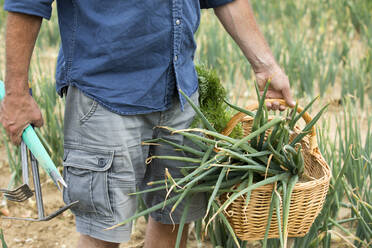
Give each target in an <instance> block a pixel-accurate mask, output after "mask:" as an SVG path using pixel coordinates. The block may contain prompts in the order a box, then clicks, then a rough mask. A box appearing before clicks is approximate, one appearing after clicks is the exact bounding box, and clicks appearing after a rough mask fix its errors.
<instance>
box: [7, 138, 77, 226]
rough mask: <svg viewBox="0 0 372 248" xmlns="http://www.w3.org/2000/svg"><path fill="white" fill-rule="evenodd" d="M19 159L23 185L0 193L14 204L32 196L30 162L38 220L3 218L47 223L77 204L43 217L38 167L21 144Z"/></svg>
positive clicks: (33, 158)
mask: <svg viewBox="0 0 372 248" xmlns="http://www.w3.org/2000/svg"><path fill="white" fill-rule="evenodd" d="M28 155H30V156H28ZM21 158H22V176H23V185H22V186H20V187H19V188H17V189H15V190H4V189H0V192H3V193H4V196H5V197H6V198H7V199H8V200H9V201H15V202H23V201H25V200H27V199H29V198H30V197H32V196H33V191H32V190H31V188H30V186H29V178H28V170H29V161H30V162H31V171H32V178H33V183H34V192H35V197H36V205H37V210H38V218H37V219H34V218H19V217H4V218H6V219H14V220H26V221H48V220H51V219H53V218H54V217H56V216H58V215H60V214H62V213H63V212H64V211H66V210H67V209H70V208H71V207H72V206H73V205H74V204H76V203H77V202H73V203H71V204H69V205H66V206H64V207H62V208H60V209H58V210H57V211H55V212H54V213H52V214H50V215H48V216H45V211H44V203H43V196H42V192H41V185H40V175H39V165H38V162H37V160H36V159H35V157H34V156H33V155H32V154H31V152H30V151H28V149H27V147H26V145H25V144H24V143H23V142H22V144H21Z"/></svg>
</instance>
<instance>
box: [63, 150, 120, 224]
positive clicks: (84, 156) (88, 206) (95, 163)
mask: <svg viewBox="0 0 372 248" xmlns="http://www.w3.org/2000/svg"><path fill="white" fill-rule="evenodd" d="M113 158H114V151H109V150H101V149H94V148H85V147H78V148H77V147H65V153H64V162H63V166H64V176H65V180H66V183H67V185H68V187H67V188H65V190H64V192H63V198H64V201H65V202H66V203H67V204H68V203H71V202H74V201H79V203H78V204H77V205H76V206H75V207H73V209H72V211H73V212H77V213H81V214H89V213H95V214H98V215H101V216H106V217H112V215H113V212H112V208H111V205H110V198H109V193H108V182H107V174H108V170H109V169H110V168H111V165H112V161H113Z"/></svg>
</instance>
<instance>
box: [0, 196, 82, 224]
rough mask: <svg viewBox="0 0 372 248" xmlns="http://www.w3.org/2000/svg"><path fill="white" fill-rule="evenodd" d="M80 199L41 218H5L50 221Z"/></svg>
mask: <svg viewBox="0 0 372 248" xmlns="http://www.w3.org/2000/svg"><path fill="white" fill-rule="evenodd" d="M78 202H79V201H75V202H72V203H70V204H68V205H66V206H63V207H62V208H60V209H58V210H57V211H55V212H54V213H52V214H50V215H48V216H45V217H44V218H39V219H33V218H19V217H7V216H5V217H3V218H4V219H11V220H25V221H36V222H38V221H49V220H51V219H53V218H55V217H57V216H58V215H60V214H62V213H63V212H65V211H66V210H68V209H70V208H71V207H72V206H74V205H75V204H77V203H78Z"/></svg>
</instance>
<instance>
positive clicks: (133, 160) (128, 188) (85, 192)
mask: <svg viewBox="0 0 372 248" xmlns="http://www.w3.org/2000/svg"><path fill="white" fill-rule="evenodd" d="M191 98H192V99H193V101H194V102H195V103H197V102H198V93H195V94H193V96H192V97H191ZM194 115H195V112H194V110H193V109H192V108H191V106H190V105H189V104H186V105H185V106H184V111H183V112H182V111H181V108H180V103H179V100H178V98H177V97H174V98H173V104H172V107H171V108H170V109H168V110H166V111H163V112H154V113H150V114H141V115H132V116H130V115H127V116H123V115H118V114H115V113H113V112H111V111H109V110H107V109H106V108H104V107H102V106H101V105H100V104H99V103H97V101H95V100H93V99H91V98H89V97H87V96H85V95H84V94H83V93H82V92H81V91H80V90H79V89H77V88H76V87H74V86H70V87H69V89H68V91H67V95H66V109H65V124H64V157H63V166H64V171H63V175H64V179H65V181H66V182H67V185H68V188H66V189H64V192H63V199H64V201H65V203H66V204H69V203H71V202H73V201H77V200H78V201H79V203H78V204H77V205H76V206H75V207H73V208H72V209H71V210H72V212H73V213H74V215H75V217H76V228H77V231H78V232H80V233H81V234H85V235H89V236H91V237H93V238H96V239H100V240H104V241H109V242H114V243H121V242H126V241H128V240H129V239H130V234H131V229H132V225H131V224H127V225H123V226H120V227H118V228H116V229H113V230H107V231H106V230H104V229H105V228H108V227H111V226H113V225H115V224H118V223H120V222H122V221H124V220H125V219H127V218H129V217H130V216H132V215H133V214H134V213H135V212H136V207H137V206H136V205H137V200H136V196H131V195H128V194H129V193H133V192H135V191H136V190H138V189H145V188H148V187H149V186H147V182H150V181H155V180H162V179H164V178H165V177H164V171H165V168H168V170H169V172H170V173H171V174H172V176H173V177H182V174H181V173H180V170H179V167H182V166H187V165H189V164H187V163H184V162H177V161H170V160H159V159H154V160H152V162H151V163H150V164H147V165H146V163H145V160H146V158H147V157H148V156H151V155H175V156H184V155H185V154H184V153H183V152H181V151H176V150H174V148H173V147H170V146H168V145H163V144H162V145H161V146H151V147H150V146H144V145H141V143H142V141H144V140H149V139H153V138H160V137H161V138H166V139H170V140H171V141H173V142H177V143H179V144H185V143H186V142H189V141H187V140H186V139H184V138H183V136H181V135H171V134H170V133H169V132H167V131H166V130H163V129H160V128H155V127H156V126H170V127H173V128H176V129H183V128H187V127H189V126H190V124H191V122H192V120H193V118H194ZM184 142H185V143H184ZM165 194H166V192H164V191H160V192H159V191H156V192H151V193H147V194H144V195H142V196H143V199H144V202H145V204H146V206H147V207H151V206H153V205H156V204H158V203H160V202H162V201H163V200H164V199H165ZM171 207H172V206H168V207H165V208H164V209H162V210H159V211H156V212H153V213H152V214H151V217H152V218H154V219H155V220H156V221H158V222H161V223H164V224H172V220H171V218H170V216H169V213H170V209H171ZM182 209H183V204H182V203H181V204H180V205H179V206H178V207H177V208H176V211H174V212H173V213H172V219H173V221H174V222H175V223H179V221H180V217H181V214H182ZM204 214H205V196H204V195H203V194H197V195H194V197H193V200H192V203H191V205H190V209H189V214H188V219H187V222H191V221H193V220H196V219H198V218H200V217H202V216H203V215H204Z"/></svg>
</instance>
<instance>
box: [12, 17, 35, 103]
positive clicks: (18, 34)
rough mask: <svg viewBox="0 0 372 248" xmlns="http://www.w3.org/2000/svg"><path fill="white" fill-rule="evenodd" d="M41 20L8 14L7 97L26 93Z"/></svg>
mask: <svg viewBox="0 0 372 248" xmlns="http://www.w3.org/2000/svg"><path fill="white" fill-rule="evenodd" d="M41 21H42V18H41V17H37V16H30V15H24V14H19V13H12V12H9V13H8V18H7V25H6V43H5V49H6V71H5V87H6V94H7V95H8V96H10V95H12V96H17V95H24V94H29V93H28V85H27V82H28V70H29V66H30V60H31V56H32V52H33V50H34V46H35V41H36V38H37V35H38V33H39V30H40V25H41Z"/></svg>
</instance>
